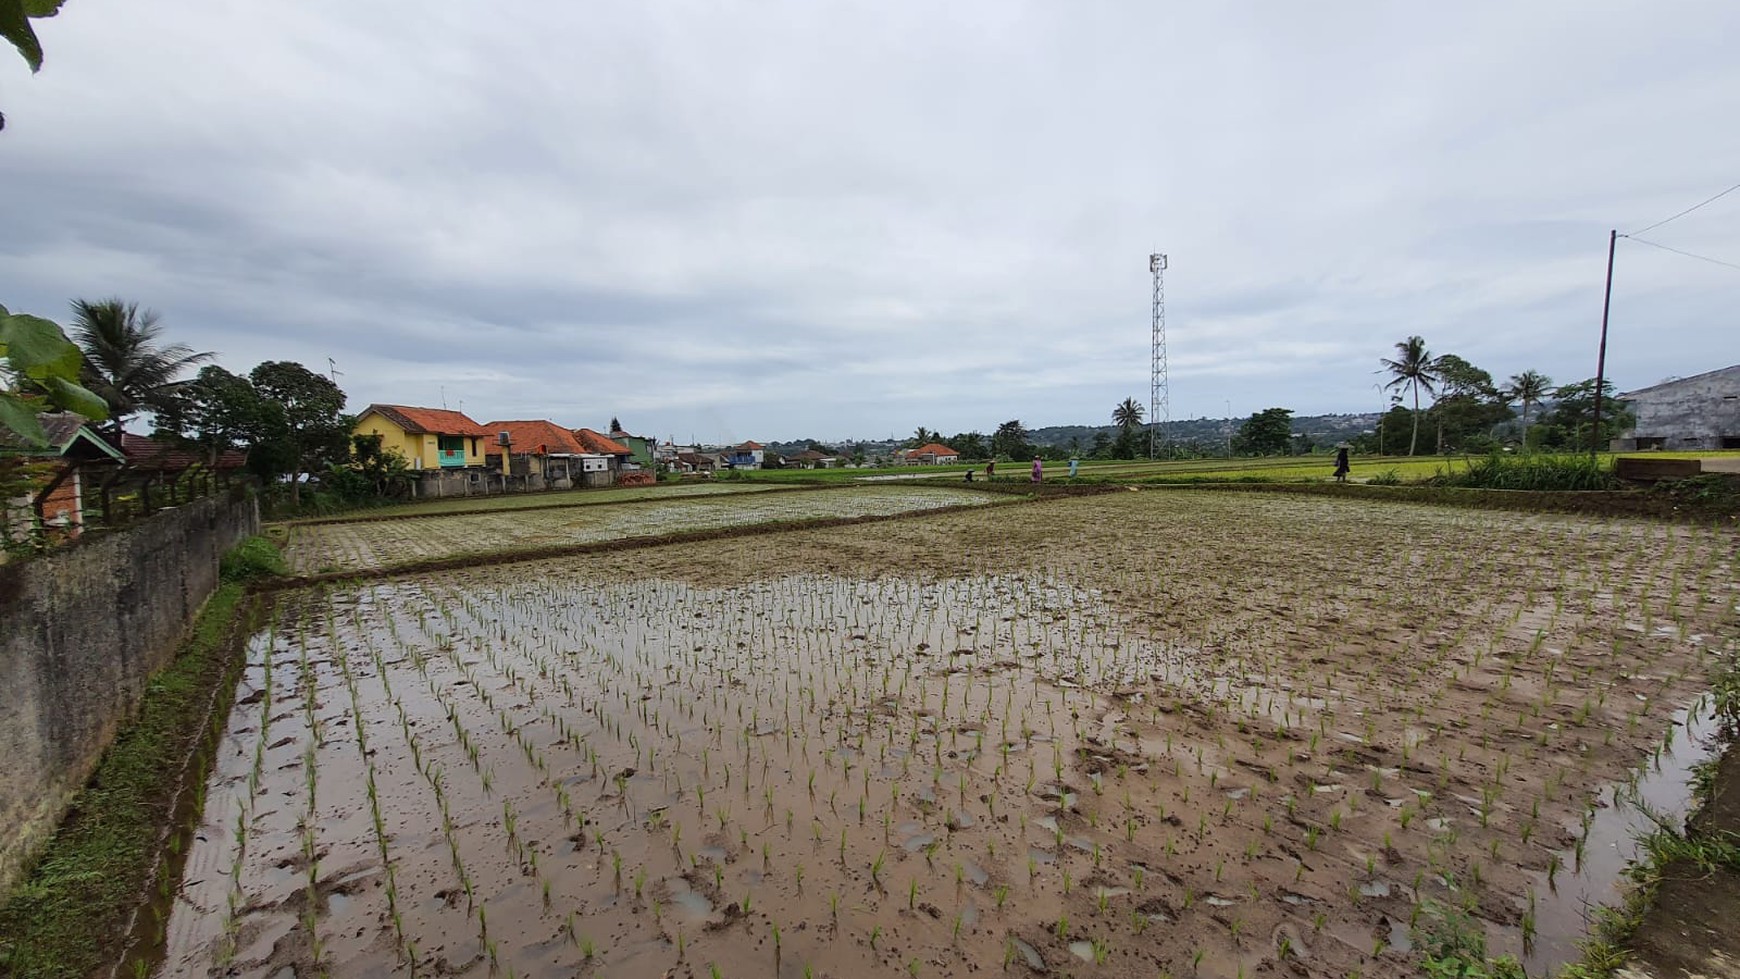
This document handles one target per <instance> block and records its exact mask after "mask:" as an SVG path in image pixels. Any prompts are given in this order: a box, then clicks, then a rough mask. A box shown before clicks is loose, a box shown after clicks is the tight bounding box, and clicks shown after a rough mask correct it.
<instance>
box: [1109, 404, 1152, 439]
mask: <svg viewBox="0 0 1740 979" xmlns="http://www.w3.org/2000/svg"><path fill="white" fill-rule="evenodd" d="M1145 413H1146V412H1145V411H1144V410H1143V408H1142V406H1141V405H1139V404H1137V403H1136V399H1135V398H1125V399H1124V400H1122V401H1120V402H1118V406H1117V407H1116V408H1113V409H1112V424H1114V425H1116V426H1118V427H1119V428H1121V429H1123V430H1124V431H1126V432H1127V431H1129V430H1130V429H1132V428H1135V427H1136V426H1137V425H1140V424H1142V416H1143V415H1144V414H1145Z"/></svg>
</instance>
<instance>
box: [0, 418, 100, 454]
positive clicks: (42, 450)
mask: <svg viewBox="0 0 1740 979" xmlns="http://www.w3.org/2000/svg"><path fill="white" fill-rule="evenodd" d="M36 422H37V424H39V425H41V426H42V433H43V435H44V436H46V437H47V439H48V444H47V445H40V446H39V445H26V444H25V443H24V440H23V439H20V438H18V437H17V436H16V435H13V434H12V432H11V430H10V429H0V455H21V456H29V457H32V458H38V459H46V458H61V459H89V460H93V461H108V462H125V461H126V458H125V457H124V456H122V455H121V450H120V449H117V448H115V447H114V446H113V445H110V444H109V442H108V441H107V440H106V439H104V438H103V437H102V436H100V435H98V434H97V433H96V432H95V431H93V430H92V429H91V428H90V425H89V423H88V422H87V421H86V420H85V417H84V416H83V415H75V414H73V413H72V412H70V411H45V412H41V413H39V414H38V415H37V416H36Z"/></svg>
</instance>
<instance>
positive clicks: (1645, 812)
mask: <svg viewBox="0 0 1740 979" xmlns="http://www.w3.org/2000/svg"><path fill="white" fill-rule="evenodd" d="M1670 730H1671V731H1672V732H1673V743H1672V745H1671V747H1669V748H1666V749H1663V750H1662V752H1661V755H1660V757H1658V758H1654V759H1652V760H1650V761H1649V762H1648V763H1646V765H1645V767H1644V768H1643V769H1642V770H1641V771H1640V773H1639V777H1638V780H1637V785H1636V787H1635V789H1634V788H1632V787H1631V786H1630V785H1628V784H1626V783H1614V784H1613V785H1609V786H1607V787H1606V788H1605V789H1603V790H1602V791H1601V792H1600V793H1599V794H1598V798H1601V799H1604V800H1606V801H1607V802H1608V803H1609V804H1608V805H1607V806H1606V807H1605V808H1599V809H1596V810H1595V817H1594V819H1593V820H1591V821H1590V823H1589V831H1588V835H1587V836H1586V837H1585V839H1584V845H1583V856H1582V865H1581V869H1577V868H1578V863H1577V853H1576V851H1575V850H1574V849H1573V850H1562V851H1560V852H1559V854H1558V856H1559V860H1560V862H1561V864H1562V865H1563V866H1564V868H1565V869H1564V870H1563V871H1561V872H1560V873H1559V874H1558V876H1557V878H1556V880H1555V882H1554V883H1555V884H1556V888H1557V889H1556V890H1555V889H1554V887H1553V886H1549V885H1548V883H1547V879H1546V877H1545V875H1542V876H1541V877H1540V878H1539V882H1538V884H1537V885H1536V889H1535V941H1534V946H1533V948H1532V949H1530V951H1529V953H1528V954H1527V955H1525V956H1524V957H1523V965H1524V966H1525V967H1527V969H1528V972H1529V974H1530V975H1551V974H1552V973H1553V971H1555V970H1556V969H1558V968H1559V967H1560V966H1561V965H1563V964H1564V963H1566V962H1573V961H1575V960H1576V959H1577V957H1578V951H1577V942H1578V941H1579V940H1581V939H1582V938H1583V936H1584V935H1585V934H1586V933H1587V931H1588V921H1587V919H1588V914H1589V913H1590V912H1591V911H1592V910H1593V909H1594V908H1595V907H1597V906H1599V905H1604V904H1613V903H1616V902H1617V901H1619V900H1620V898H1621V897H1622V894H1623V891H1622V889H1621V886H1620V885H1621V884H1622V883H1623V877H1622V875H1623V873H1624V871H1625V867H1626V865H1627V864H1628V863H1630V862H1631V861H1632V860H1633V859H1635V858H1636V857H1637V854H1638V845H1637V840H1638V838H1639V837H1641V836H1644V835H1646V834H1648V833H1649V832H1650V831H1652V830H1653V829H1654V828H1655V823H1654V822H1653V821H1652V820H1651V819H1650V816H1649V813H1653V814H1655V815H1656V816H1657V817H1659V818H1661V819H1663V820H1664V821H1665V822H1666V823H1667V824H1668V825H1670V826H1676V827H1677V826H1682V825H1684V823H1685V817H1686V811H1687V809H1688V807H1689V806H1690V804H1691V795H1692V786H1691V777H1692V768H1693V767H1694V766H1696V765H1698V764H1699V763H1701V762H1705V761H1708V760H1709V759H1710V758H1711V757H1713V756H1714V754H1715V752H1716V749H1717V747H1718V746H1717V745H1716V743H1715V734H1716V730H1717V722H1716V712H1715V707H1714V705H1713V704H1711V703H1710V702H1709V699H1708V698H1699V700H1698V701H1697V703H1695V704H1693V705H1692V706H1691V707H1688V708H1685V709H1684V710H1681V711H1679V712H1677V713H1676V714H1674V719H1673V725H1672V727H1671V728H1670ZM1575 829H1576V828H1575V827H1573V830H1575Z"/></svg>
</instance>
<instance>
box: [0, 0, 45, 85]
mask: <svg viewBox="0 0 1740 979" xmlns="http://www.w3.org/2000/svg"><path fill="white" fill-rule="evenodd" d="M25 2H26V0H0V37H3V38H5V39H6V40H8V41H11V42H12V46H13V47H15V48H17V49H18V53H19V54H22V55H24V60H25V61H27V62H29V63H30V70H31V71H40V70H41V69H42V43H41V42H40V41H38V40H37V39H36V32H35V31H33V30H31V29H30V18H29V17H28V16H26V13H27V11H26V10H25ZM36 2H37V0H31V5H32V6H33V7H34V6H35V4H36Z"/></svg>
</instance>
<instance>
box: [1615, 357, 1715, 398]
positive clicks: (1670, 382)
mask: <svg viewBox="0 0 1740 979" xmlns="http://www.w3.org/2000/svg"><path fill="white" fill-rule="evenodd" d="M1730 372H1732V373H1735V374H1740V364H1734V365H1732V366H1729V367H1718V368H1716V369H1715V370H1712V371H1705V372H1703V373H1702V374H1693V375H1691V376H1690V377H1670V378H1668V379H1667V380H1665V381H1657V382H1656V383H1654V384H1651V385H1650V386H1648V387H1642V388H1637V389H1636V390H1633V391H1622V392H1620V393H1619V394H1617V395H1615V396H1614V397H1616V398H1618V399H1620V400H1621V401H1624V400H1628V399H1630V398H1633V397H1636V396H1637V395H1640V394H1649V393H1651V392H1653V391H1656V390H1659V389H1662V388H1671V387H1677V386H1678V385H1681V384H1685V383H1686V382H1688V381H1691V382H1699V381H1705V380H1714V379H1715V378H1716V376H1717V375H1719V374H1727V373H1730Z"/></svg>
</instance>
